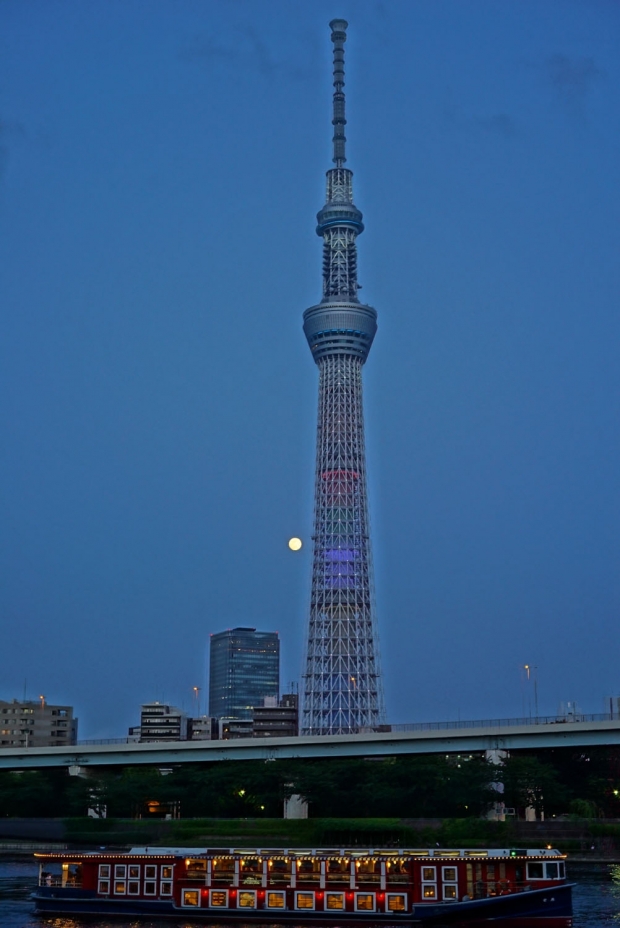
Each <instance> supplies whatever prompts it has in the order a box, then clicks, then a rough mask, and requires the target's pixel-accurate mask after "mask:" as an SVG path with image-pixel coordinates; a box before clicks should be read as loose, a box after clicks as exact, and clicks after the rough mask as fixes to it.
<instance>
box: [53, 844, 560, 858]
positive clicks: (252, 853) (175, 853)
mask: <svg viewBox="0 0 620 928" xmlns="http://www.w3.org/2000/svg"><path fill="white" fill-rule="evenodd" d="M129 856H131V857H134V858H149V859H152V858H158V859H166V860H169V859H178V858H187V857H219V858H221V857H231V858H253V857H271V858H316V857H319V858H331V859H333V858H369V857H372V858H379V859H381V858H386V859H389V858H403V857H407V858H420V859H430V858H434V859H437V858H439V859H442V860H450V859H452V860H455V859H459V858H469V859H476V858H478V859H480V858H487V859H491V860H498V859H502V858H503V859H506V858H509V859H510V858H523V857H561V858H564V857H566V854H562V852H561V851H559V850H558V849H557V848H551V847H547V848H538V849H531V848H438V847H435V848H372V847H371V848H256V847H254V848H249V847H244V848H222V847H149V846H145V847H132V848H131V849H130V850H129V851H121V850H115V849H112V848H110V849H108V848H100V849H99V850H97V851H55V852H46V853H42V852H40V853H37V854H35V857H38V858H44V859H46V860H67V859H68V858H70V859H71V860H82V859H86V858H108V859H109V858H119V857H129Z"/></svg>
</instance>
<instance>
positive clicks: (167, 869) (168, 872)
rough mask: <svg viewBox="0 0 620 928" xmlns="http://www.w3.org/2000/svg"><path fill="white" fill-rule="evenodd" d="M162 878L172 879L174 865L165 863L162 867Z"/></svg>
mask: <svg viewBox="0 0 620 928" xmlns="http://www.w3.org/2000/svg"><path fill="white" fill-rule="evenodd" d="M161 878H162V880H171V879H172V867H171V866H170V865H169V864H164V866H163V867H162V868H161Z"/></svg>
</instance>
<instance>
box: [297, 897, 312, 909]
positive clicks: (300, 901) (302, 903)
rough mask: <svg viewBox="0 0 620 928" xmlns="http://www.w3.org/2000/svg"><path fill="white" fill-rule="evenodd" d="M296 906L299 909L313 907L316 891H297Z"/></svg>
mask: <svg viewBox="0 0 620 928" xmlns="http://www.w3.org/2000/svg"><path fill="white" fill-rule="evenodd" d="M295 906H296V907H297V908H298V909H313V908H314V893H295Z"/></svg>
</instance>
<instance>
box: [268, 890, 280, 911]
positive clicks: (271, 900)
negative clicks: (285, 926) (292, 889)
mask: <svg viewBox="0 0 620 928" xmlns="http://www.w3.org/2000/svg"><path fill="white" fill-rule="evenodd" d="M267 908H268V909H283V908H284V893H267Z"/></svg>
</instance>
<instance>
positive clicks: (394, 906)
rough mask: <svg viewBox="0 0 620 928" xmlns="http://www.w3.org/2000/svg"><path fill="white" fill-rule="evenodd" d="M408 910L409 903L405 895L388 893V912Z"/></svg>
mask: <svg viewBox="0 0 620 928" xmlns="http://www.w3.org/2000/svg"><path fill="white" fill-rule="evenodd" d="M406 908H407V903H406V900H405V897H404V895H402V894H401V893H388V894H387V910H388V912H404V911H405V909H406Z"/></svg>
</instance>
